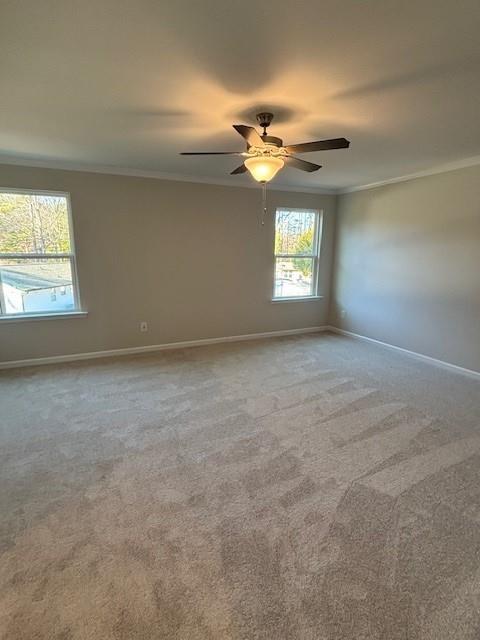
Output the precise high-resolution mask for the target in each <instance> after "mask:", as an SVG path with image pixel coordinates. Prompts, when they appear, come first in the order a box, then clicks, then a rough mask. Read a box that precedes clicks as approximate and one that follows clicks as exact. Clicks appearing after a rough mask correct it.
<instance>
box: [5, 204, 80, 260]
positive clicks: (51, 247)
mask: <svg viewBox="0 0 480 640" xmlns="http://www.w3.org/2000/svg"><path fill="white" fill-rule="evenodd" d="M70 250H71V249H70V234H69V230H68V208H67V198H66V197H65V196H55V195H41V194H25V193H8V192H7V193H0V253H70Z"/></svg>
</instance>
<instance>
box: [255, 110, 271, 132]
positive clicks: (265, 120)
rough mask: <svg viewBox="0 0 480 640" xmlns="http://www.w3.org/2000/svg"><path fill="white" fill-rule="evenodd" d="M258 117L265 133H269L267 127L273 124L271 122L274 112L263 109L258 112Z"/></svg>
mask: <svg viewBox="0 0 480 640" xmlns="http://www.w3.org/2000/svg"><path fill="white" fill-rule="evenodd" d="M256 118H257V122H258V124H259V125H260V126H261V127H262V129H263V135H264V136H266V135H267V128H268V127H269V126H270V124H271V122H272V120H273V113H269V112H266V111H262V113H257V115H256Z"/></svg>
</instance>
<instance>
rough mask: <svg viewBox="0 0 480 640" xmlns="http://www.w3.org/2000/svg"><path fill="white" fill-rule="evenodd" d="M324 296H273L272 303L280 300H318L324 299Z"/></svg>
mask: <svg viewBox="0 0 480 640" xmlns="http://www.w3.org/2000/svg"><path fill="white" fill-rule="evenodd" d="M322 299H323V296H303V297H300V296H299V297H295V298H272V300H271V302H272V304H277V303H278V302H310V301H318V300H322Z"/></svg>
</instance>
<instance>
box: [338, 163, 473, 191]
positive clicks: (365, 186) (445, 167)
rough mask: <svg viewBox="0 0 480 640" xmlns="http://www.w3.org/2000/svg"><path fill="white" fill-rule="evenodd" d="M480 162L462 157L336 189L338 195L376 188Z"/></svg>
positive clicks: (463, 167)
mask: <svg viewBox="0 0 480 640" xmlns="http://www.w3.org/2000/svg"><path fill="white" fill-rule="evenodd" d="M479 164H480V156H472V157H470V158H463V159H462V160H454V161H453V162H447V163H445V164H441V165H437V166H435V167H431V168H430V169H425V170H423V171H417V172H415V173H409V174H407V175H404V176H398V177H397V178H388V179H387V180H379V181H378V182H370V183H369V184H362V185H358V186H354V187H344V188H340V189H337V194H338V195H343V194H345V193H354V192H355V191H365V190H366V189H376V188H377V187H383V186H384V185H387V184H395V183H397V182H407V181H408V180H415V179H416V178H426V177H427V176H434V175H436V174H438V173H447V172H449V171H456V170H457V169H465V168H467V167H474V166H476V165H479Z"/></svg>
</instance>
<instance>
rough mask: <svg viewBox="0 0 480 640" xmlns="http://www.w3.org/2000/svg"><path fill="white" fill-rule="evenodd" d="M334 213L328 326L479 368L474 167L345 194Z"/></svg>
mask: <svg viewBox="0 0 480 640" xmlns="http://www.w3.org/2000/svg"><path fill="white" fill-rule="evenodd" d="M337 211H338V213H337V216H338V217H337V227H336V241H335V246H336V250H335V263H334V274H335V276H334V278H333V282H334V293H333V295H332V305H331V313H330V322H331V324H333V325H335V326H338V327H341V328H343V329H346V330H348V331H353V332H355V333H359V334H362V335H365V336H368V337H371V338H374V339H377V340H381V341H384V342H388V343H390V344H393V345H396V346H399V347H403V348H405V349H410V350H412V351H416V352H418V353H422V354H425V355H428V356H431V357H434V358H438V359H440V360H444V361H446V362H450V363H453V364H456V365H460V366H463V367H466V368H468V369H473V370H476V371H480V166H475V167H469V168H466V169H461V170H457V171H451V172H448V173H442V174H438V175H432V176H429V177H424V178H417V179H415V180H410V181H408V182H399V183H396V184H390V185H385V186H382V187H379V188H375V189H369V190H364V191H358V192H355V193H350V194H344V195H341V196H340V197H339V199H338V207H337ZM342 310H345V317H344V318H342V316H341V311H342Z"/></svg>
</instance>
